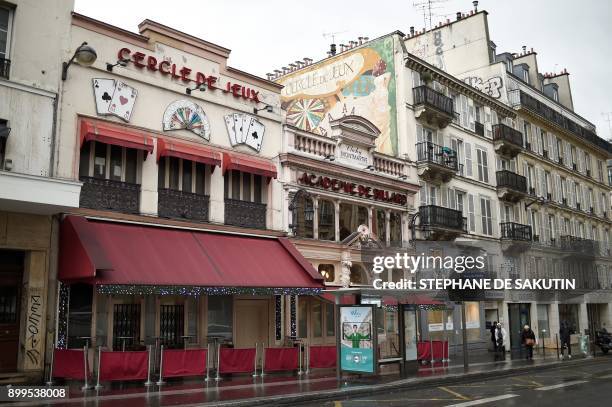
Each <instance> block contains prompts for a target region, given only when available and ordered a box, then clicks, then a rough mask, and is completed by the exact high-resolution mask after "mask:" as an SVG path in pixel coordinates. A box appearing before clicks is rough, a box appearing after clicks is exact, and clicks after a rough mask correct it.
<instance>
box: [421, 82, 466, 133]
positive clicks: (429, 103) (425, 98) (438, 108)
mask: <svg viewBox="0 0 612 407" xmlns="http://www.w3.org/2000/svg"><path fill="white" fill-rule="evenodd" d="M412 92H413V96H414V107H415V115H416V117H417V118H418V119H421V120H424V121H425V122H426V123H428V124H437V126H438V127H439V128H444V127H446V126H448V125H449V123H450V122H451V121H452V120H453V119H454V117H455V113H454V111H453V99H451V98H449V97H448V96H446V95H444V94H442V93H440V92H437V91H435V90H433V89H431V88H430V87H428V86H425V85H421V86H417V87H416V88H414V89H413V90H412Z"/></svg>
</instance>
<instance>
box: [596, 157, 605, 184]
mask: <svg viewBox="0 0 612 407" xmlns="http://www.w3.org/2000/svg"><path fill="white" fill-rule="evenodd" d="M597 179H598V180H599V182H604V170H603V161H601V160H597Z"/></svg>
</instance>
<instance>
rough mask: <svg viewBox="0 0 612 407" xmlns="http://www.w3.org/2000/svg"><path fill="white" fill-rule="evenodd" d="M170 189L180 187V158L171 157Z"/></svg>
mask: <svg viewBox="0 0 612 407" xmlns="http://www.w3.org/2000/svg"><path fill="white" fill-rule="evenodd" d="M169 161H170V168H169V170H170V189H174V190H178V189H179V159H178V158H174V157H170V158H169Z"/></svg>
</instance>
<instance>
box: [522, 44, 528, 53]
mask: <svg viewBox="0 0 612 407" xmlns="http://www.w3.org/2000/svg"><path fill="white" fill-rule="evenodd" d="M526 53H527V45H523V55H525V54H526Z"/></svg>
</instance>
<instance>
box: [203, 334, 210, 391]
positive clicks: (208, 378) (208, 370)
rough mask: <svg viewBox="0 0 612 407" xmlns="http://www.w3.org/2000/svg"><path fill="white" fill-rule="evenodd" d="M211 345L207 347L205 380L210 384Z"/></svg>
mask: <svg viewBox="0 0 612 407" xmlns="http://www.w3.org/2000/svg"><path fill="white" fill-rule="evenodd" d="M209 362H210V343H209V344H208V345H206V378H205V379H204V381H205V382H208V381H209V380H210V363H209Z"/></svg>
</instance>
